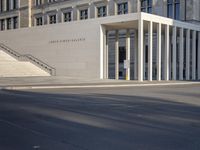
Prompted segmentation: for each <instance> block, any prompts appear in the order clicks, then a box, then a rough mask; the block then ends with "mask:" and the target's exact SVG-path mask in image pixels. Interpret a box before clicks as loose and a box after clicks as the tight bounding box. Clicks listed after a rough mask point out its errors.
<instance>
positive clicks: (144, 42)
mask: <svg viewBox="0 0 200 150" xmlns="http://www.w3.org/2000/svg"><path fill="white" fill-rule="evenodd" d="M143 32H144V31H143ZM146 55H147V54H146V36H145V32H144V33H143V80H146Z"/></svg>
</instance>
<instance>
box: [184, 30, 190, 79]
mask: <svg viewBox="0 0 200 150" xmlns="http://www.w3.org/2000/svg"><path fill="white" fill-rule="evenodd" d="M185 73H186V80H190V29H187V35H186V70H185Z"/></svg>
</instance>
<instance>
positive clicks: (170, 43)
mask: <svg viewBox="0 0 200 150" xmlns="http://www.w3.org/2000/svg"><path fill="white" fill-rule="evenodd" d="M171 79H172V39H171V35H170V38H169V80H171Z"/></svg>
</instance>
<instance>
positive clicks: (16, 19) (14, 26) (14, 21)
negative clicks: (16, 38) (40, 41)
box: [13, 17, 18, 29]
mask: <svg viewBox="0 0 200 150" xmlns="http://www.w3.org/2000/svg"><path fill="white" fill-rule="evenodd" d="M17 28H18V17H14V18H13V29H17Z"/></svg>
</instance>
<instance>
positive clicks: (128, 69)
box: [126, 30, 131, 80]
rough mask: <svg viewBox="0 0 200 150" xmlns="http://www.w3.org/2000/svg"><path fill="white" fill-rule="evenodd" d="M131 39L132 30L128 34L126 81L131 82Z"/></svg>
mask: <svg viewBox="0 0 200 150" xmlns="http://www.w3.org/2000/svg"><path fill="white" fill-rule="evenodd" d="M130 44H131V38H130V30H127V32H126V63H127V64H126V65H127V66H126V67H127V68H126V80H130V62H131V61H130V60H131V54H130V53H131V45H130Z"/></svg>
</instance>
